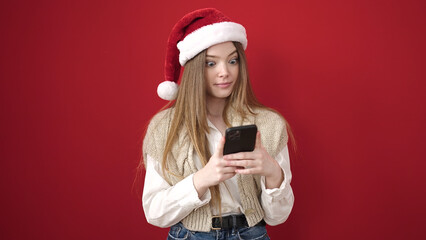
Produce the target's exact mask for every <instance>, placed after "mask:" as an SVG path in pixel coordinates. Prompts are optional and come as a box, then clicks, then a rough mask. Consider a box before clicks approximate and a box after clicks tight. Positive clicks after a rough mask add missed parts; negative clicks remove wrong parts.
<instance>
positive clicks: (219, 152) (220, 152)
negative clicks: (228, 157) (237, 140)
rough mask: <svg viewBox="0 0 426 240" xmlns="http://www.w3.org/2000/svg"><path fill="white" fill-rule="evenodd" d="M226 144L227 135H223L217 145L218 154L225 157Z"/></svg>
mask: <svg viewBox="0 0 426 240" xmlns="http://www.w3.org/2000/svg"><path fill="white" fill-rule="evenodd" d="M224 146H225V137H222V138H221V139H220V141H219V144H218V145H217V147H216V152H215V154H216V156H218V157H223V147H224Z"/></svg>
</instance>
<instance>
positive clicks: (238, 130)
mask: <svg viewBox="0 0 426 240" xmlns="http://www.w3.org/2000/svg"><path fill="white" fill-rule="evenodd" d="M256 134H257V126H256V125H254V124H253V125H245V126H238V127H231V128H228V129H226V132H225V146H224V147H223V155H227V154H231V153H237V152H251V151H253V150H254V147H255V144H256Z"/></svg>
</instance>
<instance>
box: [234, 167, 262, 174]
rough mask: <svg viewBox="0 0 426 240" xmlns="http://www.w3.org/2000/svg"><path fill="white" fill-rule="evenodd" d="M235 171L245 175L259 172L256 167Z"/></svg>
mask: <svg viewBox="0 0 426 240" xmlns="http://www.w3.org/2000/svg"><path fill="white" fill-rule="evenodd" d="M235 172H236V173H239V174H243V175H248V174H257V170H256V169H255V168H244V169H236V170H235Z"/></svg>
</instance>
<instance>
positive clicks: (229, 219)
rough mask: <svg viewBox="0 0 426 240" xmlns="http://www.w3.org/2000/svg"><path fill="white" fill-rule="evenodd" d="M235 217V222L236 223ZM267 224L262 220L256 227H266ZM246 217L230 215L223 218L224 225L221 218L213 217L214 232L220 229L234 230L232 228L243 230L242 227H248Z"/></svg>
mask: <svg viewBox="0 0 426 240" xmlns="http://www.w3.org/2000/svg"><path fill="white" fill-rule="evenodd" d="M234 217H235V222H234ZM265 225H266V223H265V221H264V220H263V219H262V221H260V222H259V223H258V224H256V225H255V226H265ZM248 226H249V225H248V223H247V219H246V216H244V215H229V216H226V217H222V224H221V222H220V217H213V218H212V229H213V230H219V229H232V228H242V227H248Z"/></svg>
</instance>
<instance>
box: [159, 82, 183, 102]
mask: <svg viewBox="0 0 426 240" xmlns="http://www.w3.org/2000/svg"><path fill="white" fill-rule="evenodd" d="M178 88H179V86H178V85H177V84H176V83H175V82H172V81H164V82H162V83H160V84H159V85H158V87H157V94H158V96H160V98H162V99H164V100H168V101H171V100H174V99H176V97H177V92H178Z"/></svg>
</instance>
